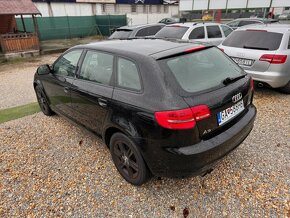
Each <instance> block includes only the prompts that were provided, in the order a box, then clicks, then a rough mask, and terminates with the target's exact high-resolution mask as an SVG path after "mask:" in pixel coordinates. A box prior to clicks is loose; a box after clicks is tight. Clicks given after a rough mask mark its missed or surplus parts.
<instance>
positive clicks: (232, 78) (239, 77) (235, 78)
mask: <svg viewBox="0 0 290 218" xmlns="http://www.w3.org/2000/svg"><path fill="white" fill-rule="evenodd" d="M245 76H246V74H243V75H241V76H237V77H227V78H225V79H224V80H223V84H224V85H228V84H230V83H233V82H236V81H238V80H239V79H242V78H244V77H245Z"/></svg>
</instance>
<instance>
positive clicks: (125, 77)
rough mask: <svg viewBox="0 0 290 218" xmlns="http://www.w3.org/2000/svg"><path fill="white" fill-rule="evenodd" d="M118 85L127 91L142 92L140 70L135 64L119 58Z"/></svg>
mask: <svg viewBox="0 0 290 218" xmlns="http://www.w3.org/2000/svg"><path fill="white" fill-rule="evenodd" d="M117 84H118V86H119V87H122V88H126V89H133V90H141V81H140V77H139V73H138V68H137V66H136V64H135V63H134V62H132V61H129V60H127V59H124V58H118V73H117Z"/></svg>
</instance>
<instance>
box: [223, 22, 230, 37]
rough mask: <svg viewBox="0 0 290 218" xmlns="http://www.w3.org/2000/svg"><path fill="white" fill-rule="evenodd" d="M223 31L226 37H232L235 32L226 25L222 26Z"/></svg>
mask: <svg viewBox="0 0 290 218" xmlns="http://www.w3.org/2000/svg"><path fill="white" fill-rule="evenodd" d="M221 27H222V30H223V31H224V34H225V37H227V36H228V35H230V33H231V32H233V30H232V29H231V28H229V27H227V26H225V25H221Z"/></svg>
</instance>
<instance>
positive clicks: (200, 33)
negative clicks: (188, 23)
mask: <svg viewBox="0 0 290 218" xmlns="http://www.w3.org/2000/svg"><path fill="white" fill-rule="evenodd" d="M188 38H189V39H204V27H197V28H195V29H193V30H192V31H191V33H190V35H189V37H188Z"/></svg>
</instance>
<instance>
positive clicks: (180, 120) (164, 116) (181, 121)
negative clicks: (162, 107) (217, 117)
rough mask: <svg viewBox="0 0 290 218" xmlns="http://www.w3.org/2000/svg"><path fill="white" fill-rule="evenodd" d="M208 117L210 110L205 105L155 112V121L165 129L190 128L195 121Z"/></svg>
mask: <svg viewBox="0 0 290 218" xmlns="http://www.w3.org/2000/svg"><path fill="white" fill-rule="evenodd" d="M208 117H210V110H209V108H208V107H207V106H206V105H200V106H196V107H192V108H186V109H181V110H174V111H160V112H155V119H156V121H157V123H158V124H159V125H160V126H162V127H164V128H167V129H192V128H193V127H194V126H195V123H196V121H200V120H203V119H206V118H208Z"/></svg>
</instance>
